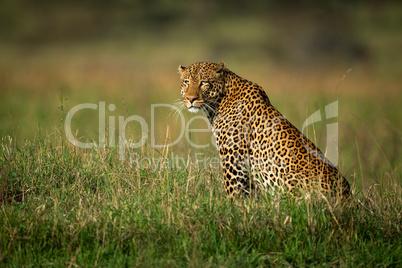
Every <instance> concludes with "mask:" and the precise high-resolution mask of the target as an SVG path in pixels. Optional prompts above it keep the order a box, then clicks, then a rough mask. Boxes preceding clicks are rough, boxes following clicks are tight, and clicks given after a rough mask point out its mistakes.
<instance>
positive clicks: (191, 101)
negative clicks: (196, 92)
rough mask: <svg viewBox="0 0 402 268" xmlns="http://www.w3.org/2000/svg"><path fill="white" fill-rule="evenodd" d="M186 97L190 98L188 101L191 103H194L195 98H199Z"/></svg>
mask: <svg viewBox="0 0 402 268" xmlns="http://www.w3.org/2000/svg"><path fill="white" fill-rule="evenodd" d="M186 99H188V101H189V102H190V103H193V102H194V101H195V100H197V99H198V97H186Z"/></svg>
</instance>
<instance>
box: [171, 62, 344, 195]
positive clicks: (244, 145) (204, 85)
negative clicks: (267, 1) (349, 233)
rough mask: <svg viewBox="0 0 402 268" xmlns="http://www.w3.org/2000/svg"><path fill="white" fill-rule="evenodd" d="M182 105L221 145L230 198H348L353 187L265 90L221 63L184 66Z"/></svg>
mask: <svg viewBox="0 0 402 268" xmlns="http://www.w3.org/2000/svg"><path fill="white" fill-rule="evenodd" d="M179 74H180V78H181V95H182V98H183V99H182V103H183V105H184V107H185V108H187V110H188V111H189V112H191V113H197V112H199V111H202V112H203V113H204V114H205V116H206V117H207V119H208V121H209V124H210V126H211V129H212V133H213V135H214V137H215V140H216V146H217V149H218V152H219V157H220V163H221V164H220V165H221V168H222V171H223V181H224V189H225V192H226V195H227V196H230V197H236V196H241V195H250V194H251V193H254V192H259V190H264V191H266V192H270V193H272V194H275V193H277V192H280V193H290V194H291V195H295V193H297V192H300V191H302V192H311V191H313V192H318V193H321V194H323V195H326V196H328V195H330V196H338V197H340V198H342V199H343V198H346V199H349V198H350V196H351V190H350V184H349V182H348V181H347V180H346V179H345V177H343V175H342V174H341V173H340V172H339V171H338V169H337V168H336V167H335V166H334V165H333V164H332V163H331V162H330V161H329V160H328V158H327V157H326V156H325V155H324V154H323V153H322V152H321V151H320V149H319V148H318V147H317V146H316V145H315V144H314V143H313V142H312V141H311V140H310V139H308V138H307V137H306V136H305V135H304V134H303V133H302V132H301V131H299V130H298V129H297V128H296V127H295V126H294V125H293V124H292V123H290V122H289V121H288V120H287V119H286V117H285V116H283V115H282V114H281V113H280V112H279V111H278V110H277V109H276V108H275V107H274V106H273V105H272V104H271V102H270V99H269V98H268V95H267V94H266V92H265V91H264V90H263V88H262V87H261V86H259V85H257V84H256V83H253V82H251V81H248V80H247V79H244V78H242V77H240V76H238V75H236V74H235V73H234V72H232V71H230V70H229V69H227V68H226V63H225V62H223V61H220V62H218V63H212V62H197V63H194V64H192V65H190V66H188V67H183V66H182V65H180V66H179Z"/></svg>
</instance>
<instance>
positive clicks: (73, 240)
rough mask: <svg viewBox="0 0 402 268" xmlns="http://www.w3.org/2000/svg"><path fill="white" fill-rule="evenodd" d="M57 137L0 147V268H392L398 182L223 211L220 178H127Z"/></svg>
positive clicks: (230, 205) (147, 153) (263, 199)
mask: <svg viewBox="0 0 402 268" xmlns="http://www.w3.org/2000/svg"><path fill="white" fill-rule="evenodd" d="M58 135H59V136H57V135H55V136H56V138H55V136H52V137H50V136H43V135H42V136H41V135H40V134H37V135H36V137H35V139H34V140H33V141H26V142H25V143H22V144H20V145H16V146H15V145H14V143H13V142H11V141H10V139H9V138H7V137H3V141H2V143H1V154H2V158H1V160H0V161H1V162H0V163H1V184H0V185H1V188H0V190H1V191H0V193H1V195H0V197H1V200H0V201H1V208H0V226H1V228H0V263H1V266H12V267H17V266H18V267H19V266H40V265H41V266H48V265H50V266H70V265H74V266H77V265H78V266H81V267H82V266H96V265H98V266H116V265H117V266H124V265H125V266H135V265H137V266H160V265H162V266H195V267H199V266H227V267H233V266H236V267H238V266H239V267H246V266H247V267H249V266H306V265H307V266H331V265H333V266H349V267H350V266H399V265H401V264H402V242H401V240H400V236H401V220H402V219H401V217H402V214H401V211H402V200H401V199H402V189H401V184H400V181H398V180H395V179H394V180H388V182H391V183H389V184H388V185H385V184H384V185H383V187H381V188H378V187H377V188H376V187H375V186H373V188H372V189H371V190H370V191H369V192H368V193H365V194H363V193H362V192H359V191H357V192H356V191H355V194H354V196H353V198H352V200H351V201H350V202H349V203H347V204H340V203H339V202H337V200H326V199H325V198H322V197H314V198H312V199H299V200H295V199H294V198H290V197H288V196H282V197H275V198H273V197H269V196H264V195H263V196H260V197H258V198H257V197H252V198H242V199H239V200H236V201H232V200H231V199H228V198H226V197H225V194H224V191H223V186H222V181H221V175H220V171H219V170H213V169H210V168H206V169H202V168H200V167H196V166H195V163H194V162H190V163H189V164H188V166H187V168H186V169H178V168H174V167H172V166H170V167H168V168H161V166H159V167H152V166H144V167H141V165H140V166H136V165H134V166H133V165H131V166H130V162H129V161H124V162H121V161H119V160H118V155H117V152H116V151H112V150H110V149H108V148H106V149H96V150H95V149H94V150H92V151H86V150H84V149H77V148H75V147H73V146H72V145H71V144H69V143H67V142H66V141H65V138H64V137H63V136H62V134H60V133H59V134H58ZM142 153H143V155H142V156H143V157H158V156H160V153H161V155H162V156H167V155H169V154H170V152H168V151H163V152H155V151H152V150H151V149H150V148H149V149H146V150H145V149H144V150H143V152H142ZM167 161H168V160H167ZM394 172H395V174H394V178H399V179H400V178H401V173H400V170H394ZM384 176H385V175H384ZM374 188H376V189H374Z"/></svg>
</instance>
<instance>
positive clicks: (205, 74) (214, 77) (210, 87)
mask: <svg viewBox="0 0 402 268" xmlns="http://www.w3.org/2000/svg"><path fill="white" fill-rule="evenodd" d="M225 66H226V64H225V63H224V62H223V61H221V62H219V63H218V64H216V63H210V62H198V63H194V64H193V65H190V66H189V67H183V66H181V65H180V66H179V72H180V74H181V95H182V96H183V104H184V106H185V107H186V108H187V109H188V110H189V111H190V112H192V113H196V112H198V111H199V110H200V109H207V108H208V107H209V108H211V107H215V106H216V105H217V103H218V102H219V100H220V98H221V97H222V95H223V90H224V70H225ZM204 111H205V110H204Z"/></svg>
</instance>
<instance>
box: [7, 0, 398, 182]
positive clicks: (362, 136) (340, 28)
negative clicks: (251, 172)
mask: <svg viewBox="0 0 402 268" xmlns="http://www.w3.org/2000/svg"><path fill="white" fill-rule="evenodd" d="M0 31H1V39H0V120H1V125H0V133H1V136H2V137H3V136H4V135H6V134H7V135H11V136H12V137H13V138H14V140H16V141H17V142H18V141H21V140H24V139H34V137H35V135H37V133H38V132H40V133H42V135H48V136H52V135H53V136H57V135H63V122H64V119H65V114H66V113H67V112H68V111H69V110H70V109H71V108H72V107H74V106H76V105H78V104H81V103H95V104H98V103H99V102H100V101H105V102H106V105H109V104H115V105H116V110H115V111H112V112H111V111H108V110H107V113H106V116H112V117H116V122H117V121H118V120H117V116H125V117H127V116H130V115H140V116H141V117H143V118H144V119H145V120H147V122H148V123H149V124H151V123H152V122H151V120H152V118H151V104H157V103H173V102H174V101H176V100H178V99H180V91H179V75H178V72H177V67H178V65H179V64H182V65H184V66H186V65H190V64H192V63H194V62H197V61H213V62H218V61H221V60H223V61H225V62H226V64H227V67H228V68H229V69H231V70H232V71H234V72H235V73H237V74H238V75H240V76H243V77H245V78H247V79H249V80H251V81H253V82H256V83H258V84H259V85H261V86H262V87H263V88H264V89H265V91H266V92H267V93H268V95H269V97H270V99H271V102H272V103H273V104H274V106H276V107H277V108H278V109H279V110H280V111H281V112H282V113H283V114H284V115H285V116H286V117H287V118H288V119H289V120H290V121H291V122H293V123H294V124H295V125H296V126H297V127H298V128H301V126H302V124H303V122H304V120H306V118H307V117H308V116H309V115H310V114H312V113H313V112H315V111H317V110H318V109H320V110H321V111H324V108H325V106H326V105H328V104H330V103H332V102H333V101H339V116H338V118H335V119H331V120H332V121H328V122H329V123H334V122H338V123H339V149H340V165H341V169H342V170H343V172H344V173H345V174H346V176H347V177H348V178H350V177H353V176H355V174H356V173H359V174H361V177H362V178H369V179H370V180H374V181H375V180H376V179H377V178H378V177H384V176H383V174H384V172H388V173H393V172H396V171H397V170H398V169H399V168H400V166H401V147H402V146H401V137H402V135H401V133H402V132H401V125H402V124H401V123H402V122H401V119H402V116H401V114H402V113H401V108H400V106H401V101H402V49H401V48H402V34H401V33H402V4H400V3H398V1H395V2H392V1H391V2H385V1H307V0H306V1H294V2H293V3H292V4H289V3H287V2H283V1H247V2H246V1H238V0H234V1H221V2H218V1H183V0H180V1H142V0H141V1H127V0H125V1H123V0H120V1H66V0H64V1H63V0H60V1H45V0H36V1H28V0H26V1H13V0H3V1H1V3H0ZM106 107H107V106H106ZM169 113H170V111H169V109H165V110H164V109H162V108H161V109H158V110H157V112H156V114H155V122H156V123H157V124H156V128H155V130H156V131H155V133H156V134H155V139H156V142H157V143H163V141H164V140H165V134H166V132H167V129H166V128H167V127H168V126H169V130H168V131H169V132H170V135H171V138H172V139H174V138H175V137H177V135H178V134H177V130H178V129H180V127H181V125H180V124H179V123H178V122H176V121H175V120H173V119H172V117H169V118H168V117H167V115H168V114H169ZM184 114H185V116H186V119H187V120H188V119H189V118H191V115H188V113H187V112H186V111H184ZM97 118H98V111H93V110H87V111H85V112H81V113H80V114H77V115H76V116H75V118H74V126H73V131H74V133H77V137H80V139H82V140H91V139H95V140H97V139H98V121H97V120H98V119H97ZM186 122H188V121H186ZM328 122H326V121H323V122H318V123H316V124H314V126H311V127H309V130H308V131H309V137H311V138H312V139H313V140H315V141H316V142H317V143H318V144H319V146H320V147H321V148H323V147H325V144H326V140H325V137H326V134H325V130H326V124H327V123H328ZM191 127H194V128H204V127H206V125H205V123H204V122H202V120H195V121H194V122H193V123H192V125H191ZM140 132H141V128H140V127H139V125H138V124H137V125H136V123H132V124H130V134H131V135H132V137H133V139H134V140H135V139H136V137H138V135H140ZM210 137H211V135H210V134H205V133H204V134H202V133H197V134H196V135H195V136H194V137H193V136H192V139H195V141H196V142H199V143H203V142H205V141H209V140H210ZM189 149H190V146H189V145H188V144H187V143H186V142H185V141H183V142H180V143H179V144H177V145H176V146H174V147H172V150H175V151H177V152H184V153H187V152H188V150H189ZM208 150H210V151H211V153H213V151H214V149H213V148H212V146H210V148H209V149H208ZM323 150H325V149H324V148H323ZM380 174H381V175H380ZM399 174H400V172H399Z"/></svg>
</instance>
